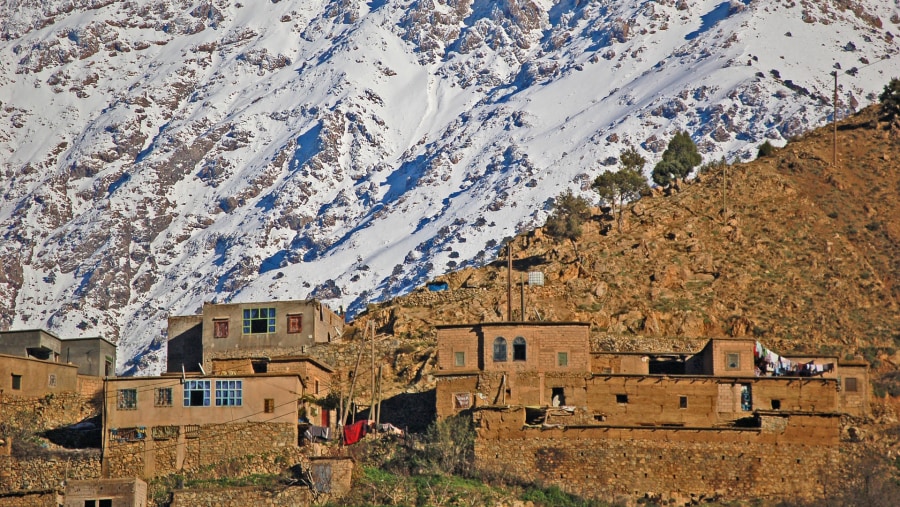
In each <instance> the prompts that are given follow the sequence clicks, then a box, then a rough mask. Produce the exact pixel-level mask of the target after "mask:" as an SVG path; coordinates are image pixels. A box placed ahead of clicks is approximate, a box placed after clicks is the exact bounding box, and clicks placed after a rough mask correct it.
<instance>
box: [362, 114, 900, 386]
mask: <svg viewBox="0 0 900 507" xmlns="http://www.w3.org/2000/svg"><path fill="white" fill-rule="evenodd" d="M832 132H833V131H832V128H831V127H826V128H822V129H819V130H816V131H813V132H811V133H809V134H807V135H804V136H802V137H799V138H797V139H794V140H792V142H790V143H789V144H788V145H787V146H786V147H784V148H782V149H778V150H776V151H775V153H774V154H773V155H770V156H768V157H762V158H759V159H757V160H755V161H752V162H749V163H738V164H734V165H728V166H726V167H724V169H723V167H722V166H721V165H716V164H709V165H707V166H706V167H705V168H704V170H703V171H701V173H700V174H699V175H698V176H697V177H696V178H695V179H692V180H690V181H689V182H685V183H682V184H680V185H678V186H677V188H675V189H673V191H672V192H663V191H662V190H660V189H654V191H653V192H652V195H649V196H645V197H644V198H642V199H640V200H639V201H637V202H635V203H633V204H632V205H631V206H630V207H628V208H627V209H626V212H625V216H626V219H625V223H624V227H623V228H622V230H621V231H619V230H618V229H617V228H616V226H615V223H614V221H613V220H612V217H611V216H609V215H608V214H603V213H602V211H600V208H598V212H597V213H595V215H594V217H593V218H592V220H591V221H590V222H589V223H587V224H586V226H585V227H584V233H583V236H582V237H581V238H580V239H579V240H578V241H576V242H574V243H573V242H569V241H564V242H560V241H556V240H554V239H553V238H550V237H548V236H547V235H546V234H544V233H543V232H542V230H541V229H537V230H533V231H529V232H527V233H525V234H522V235H520V236H517V237H516V238H514V240H513V248H512V271H511V285H512V291H511V292H512V312H511V315H512V319H513V320H518V319H520V318H521V308H522V307H523V305H522V303H521V295H522V294H524V299H525V303H524V308H525V318H526V319H527V320H557V321H570V320H571V321H586V322H590V323H592V324H593V327H592V329H593V336H594V346H595V348H597V349H624V350H635V349H645V350H647V349H665V350H679V349H680V350H685V349H694V348H696V347H697V346H698V345H699V344H700V343H702V342H703V341H704V339H705V338H707V337H718V336H745V337H753V338H757V339H759V340H760V341H763V342H764V343H766V345H767V346H769V347H771V348H773V349H775V350H779V351H785V352H789V351H803V352H810V353H829V354H838V355H840V356H842V357H844V356H849V355H858V356H864V357H866V358H868V359H869V360H870V361H871V362H872V363H873V365H874V366H875V367H876V370H880V371H881V372H882V373H883V374H885V375H888V376H890V375H891V372H893V370H894V367H893V365H894V364H898V361H900V354H896V355H895V347H897V346H898V344H900V312H898V303H900V221H898V218H900V198H898V194H900V160H898V159H900V155H898V153H900V149H898V148H900V129H898V125H896V124H893V125H892V124H890V123H888V122H884V121H879V110H878V108H877V107H871V108H868V109H866V110H864V111H863V112H861V113H860V114H858V115H855V116H853V117H850V118H847V119H845V120H843V121H840V122H839V125H838V132H837V135H838V146H839V153H838V159H837V160H838V164H837V167H832V165H831V161H832V146H833V144H832ZM723 209H724V211H723ZM498 241H503V239H502V238H498ZM528 272H541V273H543V275H544V280H545V284H544V285H543V286H529V285H528V284H527V283H526V284H525V286H524V290H522V285H521V281H522V280H525V281H526V282H527V273H528ZM435 282H446V284H447V286H448V290H445V291H437V292H434V291H430V290H428V288H426V287H423V288H420V289H418V290H416V291H414V292H413V293H411V294H408V295H406V296H404V297H400V298H396V299H394V300H392V301H390V302H387V303H384V304H380V305H377V306H376V305H372V306H370V307H369V309H368V311H367V312H365V313H364V314H363V315H361V316H360V317H359V318H358V319H357V320H356V322H355V326H356V327H360V326H362V325H364V323H366V322H368V321H369V320H374V321H375V322H376V325H377V328H378V329H379V330H380V331H381V332H383V333H389V334H394V335H395V336H396V337H406V338H411V339H414V340H416V341H419V342H420V343H422V344H423V345H426V346H427V344H428V343H430V341H431V340H433V337H434V325H438V324H449V323H463V322H484V321H503V320H506V319H507V290H508V285H507V284H508V272H507V260H506V259H505V258H504V259H498V260H496V261H494V262H493V263H491V264H490V265H487V266H485V267H482V268H473V269H465V270H462V271H458V272H455V273H451V274H449V275H447V276H444V277H441V278H439V279H438V280H435ZM430 357H431V356H430V355H429V354H419V355H418V358H419V359H422V360H428V358H430ZM423 366H424V365H423ZM420 370H421V368H420ZM425 370H427V368H425ZM426 377H427V376H426ZM426 377H422V378H426ZM398 380H401V379H398ZM406 380H409V379H406Z"/></svg>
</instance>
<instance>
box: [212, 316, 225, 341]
mask: <svg viewBox="0 0 900 507" xmlns="http://www.w3.org/2000/svg"><path fill="white" fill-rule="evenodd" d="M213 338H228V319H213Z"/></svg>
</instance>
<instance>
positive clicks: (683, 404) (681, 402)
mask: <svg viewBox="0 0 900 507" xmlns="http://www.w3.org/2000/svg"><path fill="white" fill-rule="evenodd" d="M687 403H688V402H687V396H679V397H678V408H688V405H687Z"/></svg>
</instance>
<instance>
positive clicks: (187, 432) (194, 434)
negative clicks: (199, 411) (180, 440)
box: [184, 424, 200, 438]
mask: <svg viewBox="0 0 900 507" xmlns="http://www.w3.org/2000/svg"><path fill="white" fill-rule="evenodd" d="M184 438H200V425H199V424H185V425H184Z"/></svg>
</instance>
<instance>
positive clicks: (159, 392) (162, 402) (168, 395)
mask: <svg viewBox="0 0 900 507" xmlns="http://www.w3.org/2000/svg"><path fill="white" fill-rule="evenodd" d="M153 406H154V407H171V406H172V388H171V387H157V388H156V394H155V395H154V396H153Z"/></svg>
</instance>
